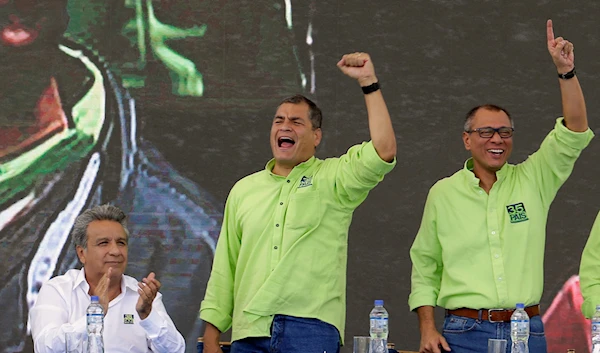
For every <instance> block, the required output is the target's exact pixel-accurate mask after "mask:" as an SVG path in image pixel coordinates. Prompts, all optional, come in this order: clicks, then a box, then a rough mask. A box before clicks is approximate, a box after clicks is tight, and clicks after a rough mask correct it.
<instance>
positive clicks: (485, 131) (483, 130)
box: [465, 126, 515, 139]
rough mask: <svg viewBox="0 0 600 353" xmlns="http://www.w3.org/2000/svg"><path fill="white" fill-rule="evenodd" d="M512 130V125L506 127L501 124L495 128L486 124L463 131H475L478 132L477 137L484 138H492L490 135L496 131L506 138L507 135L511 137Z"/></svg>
mask: <svg viewBox="0 0 600 353" xmlns="http://www.w3.org/2000/svg"><path fill="white" fill-rule="evenodd" d="M514 131H515V129H513V128H512V127H508V126H502V127H499V128H497V129H496V128H493V127H490V126H486V127H480V128H478V129H473V130H467V131H465V132H467V133H469V134H470V133H472V132H477V133H478V134H479V137H481V138H484V139H489V138H492V136H494V134H495V133H498V136H500V137H501V138H503V139H507V138H509V137H512V135H513V132H514Z"/></svg>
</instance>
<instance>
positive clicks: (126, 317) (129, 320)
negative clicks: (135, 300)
mask: <svg viewBox="0 0 600 353" xmlns="http://www.w3.org/2000/svg"><path fill="white" fill-rule="evenodd" d="M123 323H124V324H126V325H133V314H123Z"/></svg>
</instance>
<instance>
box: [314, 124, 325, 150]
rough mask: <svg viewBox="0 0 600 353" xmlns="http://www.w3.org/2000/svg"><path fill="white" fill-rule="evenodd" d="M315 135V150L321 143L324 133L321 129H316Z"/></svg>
mask: <svg viewBox="0 0 600 353" xmlns="http://www.w3.org/2000/svg"><path fill="white" fill-rule="evenodd" d="M313 133H314V134H315V148H317V146H318V145H319V144H320V143H321V138H322V137H323V132H322V131H321V128H318V129H315V131H314V132H313Z"/></svg>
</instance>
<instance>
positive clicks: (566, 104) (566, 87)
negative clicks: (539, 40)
mask: <svg viewBox="0 0 600 353" xmlns="http://www.w3.org/2000/svg"><path fill="white" fill-rule="evenodd" d="M546 37H547V41H548V52H549V53H550V56H551V57H552V61H553V62H554V65H555V66H556V70H557V71H558V74H560V75H565V74H566V75H565V77H564V78H559V79H558V81H559V84H560V95H561V100H562V107H563V116H564V118H565V126H566V127H567V128H568V129H569V130H571V131H575V132H583V131H586V130H587V129H588V122H587V112H586V108H585V99H584V98H583V92H582V90H581V86H580V85H579V80H578V79H577V76H576V75H574V74H575V54H574V51H573V43H571V42H569V41H568V40H565V39H564V38H563V37H558V38H555V37H554V30H553V28H552V20H548V22H547V23H546ZM571 75H573V76H572V77H571ZM569 77H570V78H569Z"/></svg>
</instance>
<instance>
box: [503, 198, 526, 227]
mask: <svg viewBox="0 0 600 353" xmlns="http://www.w3.org/2000/svg"><path fill="white" fill-rule="evenodd" d="M506 210H507V211H508V216H509V217H510V223H519V222H525V221H528V220H529V218H528V217H527V211H525V205H524V204H523V203H522V202H519V203H515V204H513V205H508V206H506Z"/></svg>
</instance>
